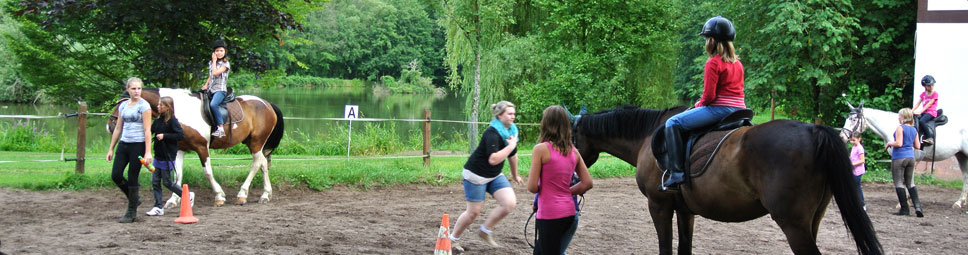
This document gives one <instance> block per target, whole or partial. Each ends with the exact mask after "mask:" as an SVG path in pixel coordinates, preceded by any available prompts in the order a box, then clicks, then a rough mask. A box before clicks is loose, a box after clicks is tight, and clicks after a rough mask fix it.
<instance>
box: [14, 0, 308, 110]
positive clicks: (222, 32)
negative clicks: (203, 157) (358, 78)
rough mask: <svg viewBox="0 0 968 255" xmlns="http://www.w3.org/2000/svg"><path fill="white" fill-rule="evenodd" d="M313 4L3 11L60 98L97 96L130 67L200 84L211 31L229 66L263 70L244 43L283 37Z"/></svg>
mask: <svg viewBox="0 0 968 255" xmlns="http://www.w3.org/2000/svg"><path fill="white" fill-rule="evenodd" d="M317 5H318V4H314V3H312V2H310V1H305V2H304V1H290V0H254V1H215V0H208V1H164V0H148V1H130V0H47V1H19V2H18V3H16V4H8V5H7V6H6V11H7V12H10V13H13V14H14V15H16V16H17V17H19V19H20V21H21V23H22V24H23V27H22V28H23V32H24V35H25V38H26V39H27V40H24V41H20V42H17V43H15V45H14V47H13V48H15V52H16V54H17V55H18V56H19V57H21V58H22V59H21V60H22V61H23V62H22V63H23V68H22V69H21V70H22V71H23V73H24V75H25V76H26V77H28V78H29V79H31V81H34V82H36V83H38V84H45V86H46V87H45V89H49V91H51V92H52V93H51V94H52V95H53V96H55V97H58V98H61V99H64V100H74V99H85V100H88V101H94V102H104V101H107V100H106V99H108V98H110V97H109V96H107V95H111V94H117V93H114V92H115V91H119V89H118V87H117V84H119V83H121V81H123V80H124V79H125V77H126V76H129V75H130V76H139V77H143V78H144V79H145V80H146V82H147V83H149V84H157V85H161V86H166V87H186V88H189V87H195V86H200V84H199V83H200V81H201V80H204V76H205V73H204V72H203V70H204V66H205V62H206V61H207V60H209V59H210V58H211V57H210V56H211V55H210V54H211V53H210V52H211V43H212V42H213V41H214V40H216V39H224V40H225V41H226V42H227V43H228V46H229V58H230V59H232V62H233V68H234V69H235V70H239V69H240V68H243V69H250V70H253V71H257V72H259V71H264V70H265V62H263V61H262V60H261V59H260V58H259V56H258V55H257V54H256V52H253V51H251V49H252V48H256V47H259V46H261V45H265V44H267V43H275V42H278V43H280V44H281V43H283V41H281V40H280V38H282V37H281V36H280V35H282V34H283V33H284V32H285V31H288V30H299V29H301V27H302V25H301V24H300V23H299V21H300V20H302V18H303V15H304V14H305V13H306V12H308V11H311V10H313V9H314V8H316V6H317ZM33 61H38V62H33ZM54 73H56V74H54ZM40 81H44V82H40ZM108 92H109V93H108Z"/></svg>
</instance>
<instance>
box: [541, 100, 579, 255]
mask: <svg viewBox="0 0 968 255" xmlns="http://www.w3.org/2000/svg"><path fill="white" fill-rule="evenodd" d="M531 155H532V158H531V173H529V174H528V191H530V192H531V193H538V192H541V193H540V194H539V195H538V198H536V199H537V200H538V212H537V216H536V217H535V218H536V219H537V220H536V221H535V226H536V228H537V232H538V240H537V241H536V243H537V244H536V245H535V247H534V254H564V253H565V250H566V249H567V248H568V247H567V246H563V245H562V244H563V243H565V240H566V239H568V240H570V239H571V235H573V234H574V233H575V232H573V231H569V228H571V227H572V226H574V223H575V221H576V220H577V217H575V216H576V212H575V211H576V210H577V208H576V207H575V202H574V200H573V195H579V194H584V193H585V192H586V191H588V190H589V189H591V188H592V177H591V175H590V174H589V173H588V168H587V167H586V166H585V162H584V160H583V159H582V158H581V155H580V154H578V153H576V149H575V147H574V146H573V145H572V143H571V125H570V123H569V120H568V113H567V112H566V111H565V109H564V108H562V107H561V106H557V105H555V106H550V107H548V108H546V109H545V110H544V116H542V118H541V135H540V137H539V138H538V144H536V145H535V146H534V150H533V151H532V154H531ZM575 173H578V178H579V179H580V182H579V183H578V184H576V185H574V186H571V177H572V175H574V174H575Z"/></svg>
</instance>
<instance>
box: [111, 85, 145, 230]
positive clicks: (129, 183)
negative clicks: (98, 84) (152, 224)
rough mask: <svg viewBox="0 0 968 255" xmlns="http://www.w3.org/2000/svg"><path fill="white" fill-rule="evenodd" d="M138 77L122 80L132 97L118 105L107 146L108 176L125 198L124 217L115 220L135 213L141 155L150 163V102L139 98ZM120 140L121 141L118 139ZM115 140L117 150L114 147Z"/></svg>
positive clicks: (127, 218) (125, 219) (128, 219)
mask: <svg viewBox="0 0 968 255" xmlns="http://www.w3.org/2000/svg"><path fill="white" fill-rule="evenodd" d="M142 85H143V82H142V81H141V79H138V78H135V77H131V78H128V81H127V82H125V84H124V89H125V90H126V91H128V95H131V99H128V101H124V102H121V104H119V105H118V120H117V122H115V124H114V132H113V134H111V143H110V145H109V147H108V155H107V160H108V162H110V161H111V159H112V158H113V159H114V163H113V165H112V167H111V180H113V181H114V184H116V185H118V188H119V189H121V192H122V193H124V196H125V197H127V199H128V209H127V211H125V213H124V217H121V220H120V221H118V222H121V223H131V222H134V220H135V215H137V214H138V213H137V210H138V205H139V204H141V200H140V199H139V198H138V186H139V185H138V174H139V173H140V172H141V162H140V161H139V160H138V157H139V156H140V157H143V158H144V160H145V163H147V164H150V163H151V130H150V128H151V105H150V104H148V101H147V100H144V99H143V98H141V87H142ZM119 140H120V143H119V142H118V141H119ZM115 144H117V151H115ZM125 166H127V167H128V178H127V179H125V178H124V168H125Z"/></svg>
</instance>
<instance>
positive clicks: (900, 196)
mask: <svg viewBox="0 0 968 255" xmlns="http://www.w3.org/2000/svg"><path fill="white" fill-rule="evenodd" d="M894 191H895V192H897V201H900V202H901V210H898V211H897V212H896V213H892V214H894V215H911V209H909V208H908V203H907V194H906V193H905V192H904V188H894Z"/></svg>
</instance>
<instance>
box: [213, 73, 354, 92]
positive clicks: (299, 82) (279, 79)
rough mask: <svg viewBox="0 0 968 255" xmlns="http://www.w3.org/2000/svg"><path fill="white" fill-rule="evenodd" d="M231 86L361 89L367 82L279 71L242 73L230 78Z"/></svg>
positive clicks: (247, 87) (243, 87) (242, 87)
mask: <svg viewBox="0 0 968 255" xmlns="http://www.w3.org/2000/svg"><path fill="white" fill-rule="evenodd" d="M229 85H230V86H233V87H234V88H237V89H249V88H329V87H361V86H365V85H366V82H364V81H361V80H342V79H334V78H322V77H315V76H305V75H286V74H284V73H282V72H281V71H278V70H273V71H268V72H266V73H265V74H262V75H256V74H252V73H241V74H237V75H233V76H230V77H229Z"/></svg>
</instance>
